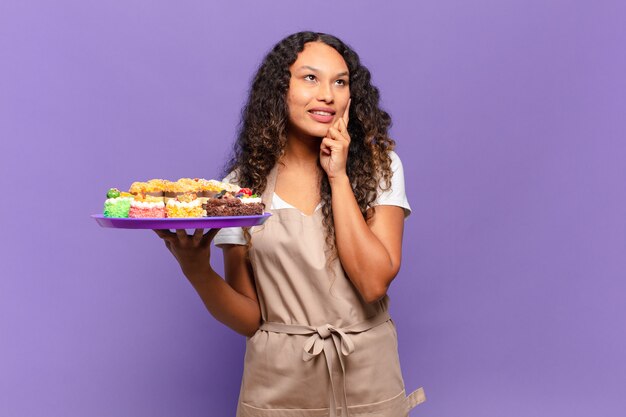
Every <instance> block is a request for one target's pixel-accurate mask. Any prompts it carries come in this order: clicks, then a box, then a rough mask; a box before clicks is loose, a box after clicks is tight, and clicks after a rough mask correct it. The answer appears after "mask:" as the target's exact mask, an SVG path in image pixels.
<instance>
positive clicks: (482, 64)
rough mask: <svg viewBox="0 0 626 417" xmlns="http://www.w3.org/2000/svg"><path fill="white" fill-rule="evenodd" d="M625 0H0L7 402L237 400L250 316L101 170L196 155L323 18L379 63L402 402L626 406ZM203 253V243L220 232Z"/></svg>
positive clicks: (493, 409) (192, 170)
mask: <svg viewBox="0 0 626 417" xmlns="http://www.w3.org/2000/svg"><path fill="white" fill-rule="evenodd" d="M625 15H626V7H625V6H624V2H622V1H617V0H616V1H594V2H591V1H589V2H583V1H546V0H541V1H540V0H531V1H529V0H515V1H513V0H511V1H487V0H480V1H472V2H468V1H464V0H455V1H440V0H439V1H420V2H408V1H406V2H392V1H386V2H381V1H357V0H351V1H346V0H344V1H340V2H331V1H322V0H320V1H318V2H300V1H292V0H289V1H287V0H282V1H246V2H242V1H234V2H216V1H210V0H204V1H196V0H193V1H178V2H166V1H161V0H159V1H155V0H143V1H108V2H95V1H90V2H87V1H85V0H75V1H71V0H58V1H56V2H43V1H39V2H36V1H22V0H2V1H1V2H0V138H1V139H0V140H1V149H0V150H1V152H0V158H1V161H0V162H1V165H0V181H2V190H3V196H4V198H3V203H2V204H0V210H2V212H1V215H0V219H2V220H1V221H2V231H3V233H4V236H5V237H4V239H3V240H4V241H3V243H2V251H1V252H0V253H1V255H0V256H2V259H1V266H2V270H1V275H2V278H1V279H0V416H7V417H9V416H11V417H13V416H18V417H21V416H29V417H35V416H42V417H44V416H45V417H56V416H63V417H67V416H91V417H99V416H139V417H144V416H145V417H148V416H150V417H161V416H163V417H166V416H168V417H169V416H188V417H193V416H230V415H234V410H235V405H236V399H237V395H238V389H239V383H240V377H241V371H242V358H243V353H244V346H243V342H244V339H243V337H241V336H239V335H236V334H235V333H233V332H232V331H230V330H229V329H227V328H225V327H224V326H222V325H221V324H219V323H218V322H216V321H215V320H214V319H213V318H212V317H211V316H210V315H209V314H208V313H207V312H206V311H205V310H204V307H203V305H202V303H201V302H200V300H199V298H198V297H197V296H196V294H195V293H194V291H193V290H192V288H191V287H190V286H189V284H188V283H187V282H186V280H185V279H184V277H183V276H182V275H181V273H180V272H179V269H178V266H177V264H176V262H175V261H174V259H173V258H172V257H171V256H170V255H169V253H168V252H167V251H166V249H165V247H164V246H163V244H162V242H160V241H159V239H157V237H156V236H155V235H153V234H152V232H150V231H134V230H111V229H102V228H100V227H98V226H97V224H96V222H95V221H94V220H93V219H91V218H90V217H89V215H90V214H92V213H96V212H100V211H101V204H102V201H103V200H104V196H105V192H106V190H107V189H108V188H109V187H113V186H117V187H121V188H127V187H128V186H130V183H131V182H132V181H133V180H139V179H144V180H145V179H148V178H153V177H164V178H169V179H176V178H179V177H182V176H190V177H194V176H198V177H200V176H202V177H207V178H210V177H215V176H217V174H218V172H219V168H220V167H221V165H222V163H223V161H224V158H225V156H226V155H227V153H228V151H229V147H230V144H231V143H232V141H233V139H234V136H235V132H236V126H237V123H238V117H239V112H240V108H241V106H242V103H243V101H244V99H245V96H246V91H247V89H248V83H249V80H250V78H251V76H252V74H253V72H254V71H255V68H256V66H257V65H258V64H259V62H260V60H261V58H262V57H263V56H264V54H265V53H266V52H267V51H268V50H269V49H270V48H271V46H272V45H273V44H274V43H275V42H277V41H278V40H279V39H281V38H282V37H283V36H285V35H287V34H289V33H292V32H295V31H298V30H304V29H314V30H318V31H326V32H330V33H333V34H336V35H338V36H339V37H341V38H343V39H344V40H345V41H346V42H348V43H349V44H351V45H352V46H353V47H354V48H355V49H356V50H357V51H358V52H359V54H360V55H361V57H362V59H363V61H364V63H365V64H366V65H368V66H369V68H370V69H371V70H372V73H373V77H374V82H375V84H376V85H377V86H379V87H380V89H381V92H382V99H383V106H384V108H386V109H387V110H388V111H389V112H390V113H391V115H392V116H393V120H394V126H393V129H392V135H393V137H394V138H395V139H396V140H397V142H398V148H397V151H398V153H399V155H400V156H401V158H402V159H403V161H404V166H405V174H406V181H407V192H408V195H409V199H410V202H411V204H412V206H413V214H412V216H411V217H410V218H409V219H408V221H407V223H406V233H405V239H404V248H405V250H404V254H405V256H404V263H403V267H402V271H401V273H400V274H399V276H398V278H397V279H396V281H395V282H394V284H393V285H392V288H391V290H390V295H391V297H392V314H393V316H394V319H395V321H396V323H397V325H398V328H399V335H400V354H401V359H402V363H403V369H404V374H405V382H406V385H407V389H415V388H417V387H419V386H424V387H425V389H426V393H427V396H428V401H427V402H426V403H425V404H424V405H421V406H419V407H418V408H417V409H416V410H415V411H414V412H413V413H412V415H416V416H417V415H420V416H438V417H439V416H440V417H457V416H471V417H474V416H479V417H482V416H484V417H503V416H506V417H528V416H567V417H578V416H580V417H589V416H623V415H626V399H625V398H624V396H623V393H624V391H625V389H626V377H625V375H626V356H625V355H624V354H625V352H626V332H625V330H626V296H625V294H626V283H625V278H626V215H625V214H626V190H625V188H626V187H625V179H626V164H625V161H626V143H625V138H626V128H625V119H626V118H625V114H626V111H625V109H626V77H624V74H626V54H624V49H623V48H624V44H625V43H626V29H625V25H624V16H625ZM214 253H215V255H214V264H215V265H216V266H217V267H219V268H221V253H220V251H219V250H217V251H215V252H214Z"/></svg>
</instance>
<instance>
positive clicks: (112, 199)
mask: <svg viewBox="0 0 626 417" xmlns="http://www.w3.org/2000/svg"><path fill="white" fill-rule="evenodd" d="M125 200H131V201H132V200H133V197H115V198H107V199H106V200H104V202H105V203H107V204H114V203H117V202H118V201H125Z"/></svg>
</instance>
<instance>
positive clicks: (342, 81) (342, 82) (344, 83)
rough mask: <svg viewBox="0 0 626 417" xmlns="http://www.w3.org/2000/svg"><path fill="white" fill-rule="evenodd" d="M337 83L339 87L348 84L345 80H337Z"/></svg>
mask: <svg viewBox="0 0 626 417" xmlns="http://www.w3.org/2000/svg"><path fill="white" fill-rule="evenodd" d="M337 82H338V83H339V85H346V84H348V83H347V82H346V80H337Z"/></svg>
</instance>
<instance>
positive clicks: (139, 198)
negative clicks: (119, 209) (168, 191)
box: [128, 195, 165, 218]
mask: <svg viewBox="0 0 626 417" xmlns="http://www.w3.org/2000/svg"><path fill="white" fill-rule="evenodd" d="M128 217H130V218H164V217H165V203H163V197H155V196H149V195H146V196H144V195H136V196H135V198H133V201H131V202H130V210H129V212H128Z"/></svg>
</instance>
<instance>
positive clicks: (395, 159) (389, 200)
mask: <svg viewBox="0 0 626 417" xmlns="http://www.w3.org/2000/svg"><path fill="white" fill-rule="evenodd" d="M389 157H390V158H391V172H392V175H391V187H389V189H388V190H385V189H384V185H385V183H384V181H383V180H381V182H380V184H379V185H378V195H377V197H376V200H374V202H373V203H372V206H398V207H402V208H403V209H404V217H405V218H407V217H408V216H409V215H410V214H411V206H410V205H409V200H408V199H407V197H406V191H405V188H404V168H403V167H402V161H401V160H400V157H399V156H398V155H397V154H396V153H395V152H394V151H390V152H389Z"/></svg>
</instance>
